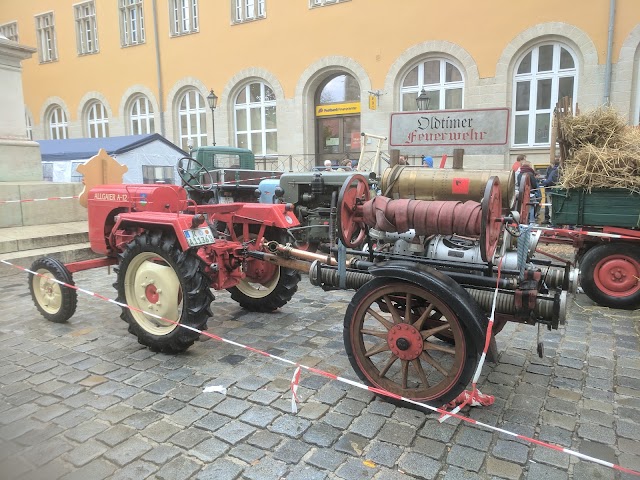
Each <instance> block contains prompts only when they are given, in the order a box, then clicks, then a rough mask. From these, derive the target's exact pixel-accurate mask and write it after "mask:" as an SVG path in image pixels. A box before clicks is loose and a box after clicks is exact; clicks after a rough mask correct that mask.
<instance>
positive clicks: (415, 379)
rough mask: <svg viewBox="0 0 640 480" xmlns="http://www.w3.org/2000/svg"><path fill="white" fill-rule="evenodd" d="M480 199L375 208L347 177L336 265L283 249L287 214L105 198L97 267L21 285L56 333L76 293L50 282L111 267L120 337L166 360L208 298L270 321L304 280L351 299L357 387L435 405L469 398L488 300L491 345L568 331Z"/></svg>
mask: <svg viewBox="0 0 640 480" xmlns="http://www.w3.org/2000/svg"><path fill="white" fill-rule="evenodd" d="M400 180H402V178H401V179H400ZM459 180H460V179H459V178H457V177H456V179H454V182H456V181H459ZM483 190H484V192H483V198H482V202H481V203H479V202H476V201H472V200H469V201H464V202H463V201H423V200H406V199H395V200H394V199H390V198H388V197H382V196H378V197H375V198H370V185H369V182H368V179H366V178H365V177H364V176H362V175H360V174H355V175H352V176H351V177H349V178H348V179H347V180H346V181H345V183H344V184H343V186H342V188H341V190H340V193H339V195H337V196H336V197H337V198H336V202H335V205H334V206H332V210H334V207H335V212H336V215H335V221H336V224H337V230H338V232H339V235H338V236H339V238H340V243H339V244H338V247H337V248H336V247H335V246H333V245H332V246H331V248H332V252H336V251H337V255H336V256H337V259H336V258H329V256H328V255H322V254H314V253H311V252H307V251H302V250H296V249H293V248H292V247H291V246H290V245H286V243H287V241H288V240H293V238H292V236H291V235H290V234H289V232H290V231H291V230H293V229H295V228H296V227H298V226H299V222H298V220H297V219H296V217H295V215H294V214H293V212H292V208H293V207H292V206H291V205H289V204H258V203H244V204H241V203H231V204H216V205H208V204H207V205H197V204H196V203H195V202H193V201H192V200H189V199H188V198H187V195H186V192H185V190H184V188H182V187H178V186H173V185H101V186H98V187H95V188H92V189H91V190H90V192H89V197H88V202H87V203H88V205H87V206H88V209H89V231H90V241H91V247H92V249H93V250H94V251H96V252H98V253H101V254H103V255H104V257H103V258H100V259H97V260H90V261H85V262H75V263H71V264H67V265H63V264H61V263H60V262H58V261H55V260H53V259H50V258H44V259H40V260H38V261H36V262H35V263H34V266H33V267H32V270H33V271H34V272H35V273H37V275H34V274H31V275H30V279H29V285H30V289H31V292H32V295H33V298H34V301H35V303H36V306H37V308H38V310H39V311H40V312H41V313H42V314H43V315H44V316H45V318H47V319H48V320H51V321H54V322H63V321H65V320H67V319H68V318H69V317H70V316H71V315H72V314H73V313H74V311H75V308H76V302H77V298H76V295H77V293H76V291H75V290H74V289H72V288H68V287H61V286H60V285H59V284H58V283H56V282H54V281H52V277H53V278H55V279H57V280H60V281H62V282H64V283H66V284H69V285H72V284H73V280H72V276H71V275H72V273H73V272H76V271H80V270H86V269H89V268H94V267H98V266H106V265H116V264H117V265H118V267H117V268H118V276H117V282H116V284H115V286H116V288H117V291H118V298H117V300H116V302H117V303H118V304H119V305H121V306H122V318H123V319H124V320H125V321H126V322H127V323H128V324H129V331H130V332H131V333H133V334H134V335H136V336H137V338H138V341H139V342H140V343H142V344H144V345H147V346H149V347H150V348H151V349H153V350H155V351H160V352H167V353H173V352H181V351H184V350H186V349H187V348H188V347H189V346H190V345H192V344H193V343H194V341H195V340H196V339H197V338H198V336H199V334H200V330H203V329H205V327H206V322H207V319H208V317H209V316H210V315H211V312H210V309H209V307H210V303H211V301H212V300H213V295H212V293H211V289H215V290H221V289H227V290H229V291H230V292H231V296H232V298H233V299H234V300H236V301H237V302H238V303H239V304H240V305H242V306H243V307H244V308H247V309H249V310H254V311H263V312H264V311H272V310H274V309H276V308H278V307H281V306H283V305H284V304H286V303H287V302H288V301H289V300H290V299H291V298H292V296H293V294H294V293H295V292H296V290H297V284H298V282H299V280H300V274H299V273H298V272H299V271H306V272H309V278H310V281H311V283H312V284H313V285H317V286H320V287H322V288H324V289H334V288H340V289H353V290H356V293H355V294H354V297H353V299H352V301H351V303H350V304H349V307H348V308H347V310H346V314H345V317H344V341H345V349H346V352H347V355H348V357H349V360H350V362H351V365H352V366H353V368H354V370H355V371H356V373H357V374H358V375H359V376H360V377H361V378H362V379H363V381H365V382H366V383H367V384H369V385H372V386H374V387H376V388H379V389H382V390H387V391H390V392H392V393H393V394H394V395H399V396H402V397H405V398H410V399H412V400H414V401H418V402H429V403H431V404H432V405H438V406H439V405H442V404H443V403H446V402H449V401H450V400H452V399H454V398H455V397H457V396H458V395H459V394H460V393H461V392H462V391H463V390H464V389H465V387H466V386H467V384H468V383H469V381H470V379H471V378H472V376H473V374H474V371H475V369H476V366H477V365H478V362H480V361H481V360H480V359H481V357H482V352H483V348H484V347H485V345H486V344H489V343H490V344H491V345H492V346H493V347H495V345H494V344H493V338H492V337H490V338H489V339H488V340H490V342H487V341H486V339H485V337H486V336H487V331H488V322H487V317H488V314H489V313H490V312H491V311H492V303H493V302H494V301H495V325H494V327H493V333H497V332H499V331H500V330H501V329H502V327H503V326H504V325H505V323H506V322H507V321H518V322H523V323H528V324H533V325H535V324H537V325H538V326H546V327H548V328H557V327H558V325H559V324H560V323H562V322H563V321H564V316H565V307H566V290H567V288H566V284H567V283H568V275H567V272H566V270H565V269H564V267H562V268H556V267H553V266H549V265H546V266H545V265H542V266H538V265H535V264H532V263H531V262H530V257H531V254H532V251H533V250H535V246H533V244H531V245H529V247H528V249H527V248H522V249H519V251H518V252H515V251H507V249H506V248H505V247H506V245H507V244H508V243H509V241H508V240H505V238H506V237H504V225H505V223H506V222H507V223H508V222H509V221H510V220H509V213H505V212H504V206H503V202H502V193H501V187H500V181H499V179H498V178H497V177H491V178H490V179H489V181H488V182H487V183H486V186H485V188H484V189H483ZM333 217H334V216H333V215H332V218H333ZM213 225H216V226H217V228H215V229H214V228H213ZM374 231H375V232H377V233H376V235H377V237H376V238H377V243H378V246H377V247H376V248H373V242H372V241H371V239H372V235H373V234H374ZM403 232H404V233H403ZM411 232H413V233H411ZM394 236H395V237H398V238H395V239H394V238H393V237H394ZM399 237H402V238H399ZM365 241H366V242H367V243H368V249H367V250H366V251H365V250H363V249H361V248H360V246H361V244H362V243H363V242H365ZM501 241H502V248H501V249H499V248H498V247H499V245H500V243H501ZM292 243H293V242H292ZM391 243H393V245H391ZM534 243H535V242H534ZM387 244H389V245H390V246H389V248H387V247H386V245H387ZM523 245H524V244H523ZM525 247H526V245H525ZM347 248H351V250H348V249H347ZM347 255H349V256H350V258H347ZM311 261H313V263H311ZM496 286H497V287H499V292H496V293H495V296H494V289H495V288H496ZM488 353H489V356H491V354H492V351H489V352H488ZM539 353H541V351H540V352H539Z"/></svg>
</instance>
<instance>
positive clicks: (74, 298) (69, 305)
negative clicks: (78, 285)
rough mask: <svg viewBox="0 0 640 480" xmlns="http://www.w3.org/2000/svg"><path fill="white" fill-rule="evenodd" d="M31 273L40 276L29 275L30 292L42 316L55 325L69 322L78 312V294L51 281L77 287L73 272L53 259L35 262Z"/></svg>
mask: <svg viewBox="0 0 640 480" xmlns="http://www.w3.org/2000/svg"><path fill="white" fill-rule="evenodd" d="M31 271H32V272H36V273H37V274H38V275H34V274H33V273H30V274H29V291H30V292H31V298H32V299H33V303H34V304H35V305H36V308H37V309H38V311H39V312H40V314H42V316H43V317H44V318H46V319H47V320H49V321H50V322H54V323H64V322H66V321H67V320H69V319H70V318H71V317H72V316H73V314H74V313H75V312H76V307H77V305H78V292H77V291H76V290H74V289H73V288H69V287H65V286H63V285H60V284H59V283H57V282H54V281H53V280H51V279H56V280H59V281H60V282H64V283H67V284H69V285H75V283H73V277H72V276H71V272H69V270H67V267H65V266H64V264H63V263H62V262H59V261H58V260H56V259H55V258H51V257H43V258H39V259H38V260H36V261H35V262H33V264H32V265H31Z"/></svg>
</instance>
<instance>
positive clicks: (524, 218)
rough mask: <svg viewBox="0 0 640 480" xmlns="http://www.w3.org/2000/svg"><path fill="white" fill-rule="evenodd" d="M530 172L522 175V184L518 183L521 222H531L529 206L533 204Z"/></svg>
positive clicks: (518, 204) (523, 223)
mask: <svg viewBox="0 0 640 480" xmlns="http://www.w3.org/2000/svg"><path fill="white" fill-rule="evenodd" d="M529 175H530V174H529V173H525V174H524V175H522V178H521V179H520V185H518V200H517V204H516V210H518V212H520V223H521V224H522V225H528V224H529V206H530V204H531V178H529Z"/></svg>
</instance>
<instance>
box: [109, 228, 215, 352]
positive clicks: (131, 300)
mask: <svg viewBox="0 0 640 480" xmlns="http://www.w3.org/2000/svg"><path fill="white" fill-rule="evenodd" d="M117 289H118V301H119V302H122V303H125V304H127V305H129V306H131V307H133V308H131V309H130V308H126V307H123V308H122V315H121V318H122V319H123V320H124V321H125V322H127V323H128V324H129V332H130V333H132V334H134V335H135V336H136V337H138V342H140V343H141V344H142V345H145V346H147V347H149V348H150V349H151V350H153V351H155V352H162V353H180V352H183V351H185V350H186V349H187V348H189V347H190V346H191V345H193V343H194V342H195V341H196V340H197V339H198V337H199V335H200V334H199V332H198V331H195V330H203V329H205V328H206V324H207V319H208V318H209V317H210V316H211V310H210V304H211V302H212V301H213V295H212V293H211V290H210V289H209V280H208V277H207V276H206V275H205V274H204V273H203V271H202V269H201V265H200V260H199V259H198V258H197V257H195V256H194V255H193V254H191V253H189V252H183V251H182V250H181V249H180V245H179V244H178V242H177V241H176V238H175V236H174V235H173V234H166V233H162V232H152V233H145V234H142V235H140V236H138V237H136V238H135V239H134V240H133V241H132V242H131V243H129V244H128V245H127V247H126V249H125V251H124V252H123V253H122V255H121V259H120V268H119V271H118V281H117ZM142 310H143V311H144V312H147V313H143V312H142ZM149 314H151V315H149ZM152 315H154V316H152ZM156 316H157V317H156ZM185 327H189V328H185ZM192 329H195V330H192Z"/></svg>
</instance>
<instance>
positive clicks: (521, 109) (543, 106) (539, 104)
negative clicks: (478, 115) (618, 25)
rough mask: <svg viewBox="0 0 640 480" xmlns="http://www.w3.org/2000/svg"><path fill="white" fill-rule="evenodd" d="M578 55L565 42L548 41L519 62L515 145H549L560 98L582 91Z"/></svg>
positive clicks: (515, 106)
mask: <svg viewBox="0 0 640 480" xmlns="http://www.w3.org/2000/svg"><path fill="white" fill-rule="evenodd" d="M576 63H577V62H576V59H575V55H574V54H573V52H572V51H571V50H570V49H569V48H568V47H566V46H564V45H561V44H558V43H556V44H545V45H539V46H537V47H533V48H532V49H531V50H529V51H527V52H526V53H525V54H524V55H523V57H522V58H521V59H520V61H519V62H518V63H517V64H516V69H515V75H514V78H513V128H512V129H511V130H512V132H513V145H514V146H523V147H524V146H526V147H533V146H547V145H549V142H550V135H551V115H552V114H553V109H554V107H555V105H556V103H557V102H558V100H559V99H561V98H563V97H571V98H572V99H573V106H574V107H575V104H576V94H577V91H578V86H577V77H578V72H577V69H576Z"/></svg>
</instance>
